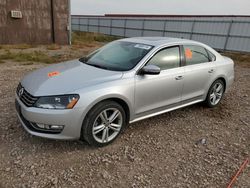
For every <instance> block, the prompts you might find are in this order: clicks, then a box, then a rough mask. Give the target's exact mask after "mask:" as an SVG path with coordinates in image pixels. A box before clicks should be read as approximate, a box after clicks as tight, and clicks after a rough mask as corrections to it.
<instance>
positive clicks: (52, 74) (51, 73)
mask: <svg viewBox="0 0 250 188" xmlns="http://www.w3.org/2000/svg"><path fill="white" fill-rule="evenodd" d="M59 74H60V72H58V71H54V72H49V73H48V77H53V76H58V75H59Z"/></svg>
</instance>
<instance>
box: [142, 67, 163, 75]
mask: <svg viewBox="0 0 250 188" xmlns="http://www.w3.org/2000/svg"><path fill="white" fill-rule="evenodd" d="M160 72H161V69H160V67H158V66H156V65H146V66H144V67H143V68H142V69H141V71H140V74H149V75H157V74H160Z"/></svg>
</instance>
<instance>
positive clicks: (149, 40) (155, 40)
mask: <svg viewBox="0 0 250 188" xmlns="http://www.w3.org/2000/svg"><path fill="white" fill-rule="evenodd" d="M121 41H127V42H134V43H142V44H147V45H152V46H155V47H157V46H162V45H168V44H176V43H178V44H186V43H189V44H201V43H199V42H196V41H192V40H188V39H180V38H171V37H133V38H125V39H121Z"/></svg>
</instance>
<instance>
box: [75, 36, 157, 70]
mask: <svg viewBox="0 0 250 188" xmlns="http://www.w3.org/2000/svg"><path fill="white" fill-rule="evenodd" d="M152 48H153V46H150V45H145V44H139V43H133V42H126V41H115V42H111V43H109V44H107V45H105V46H104V47H102V48H100V49H99V50H97V51H95V52H94V53H91V54H90V55H88V56H87V57H85V58H81V59H80V61H81V62H83V63H86V64H88V65H91V66H95V67H98V68H102V69H107V70H114V71H127V70H130V69H132V68H133V67H135V66H136V65H137V63H139V61H140V60H141V59H142V58H143V57H144V56H145V55H146V54H147V53H148V52H149V51H150V50H151V49H152Z"/></svg>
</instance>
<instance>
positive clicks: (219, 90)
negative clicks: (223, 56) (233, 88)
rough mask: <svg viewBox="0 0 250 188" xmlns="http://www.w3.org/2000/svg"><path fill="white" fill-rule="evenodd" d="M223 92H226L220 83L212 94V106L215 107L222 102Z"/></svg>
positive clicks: (214, 87) (215, 86)
mask: <svg viewBox="0 0 250 188" xmlns="http://www.w3.org/2000/svg"><path fill="white" fill-rule="evenodd" d="M223 91H224V86H223V85H222V84H221V83H220V82H217V83H216V84H214V86H213V89H212V91H211V93H210V102H211V104H212V105H214V106H215V105H217V104H218V103H219V102H220V100H221V98H222V95H223Z"/></svg>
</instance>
